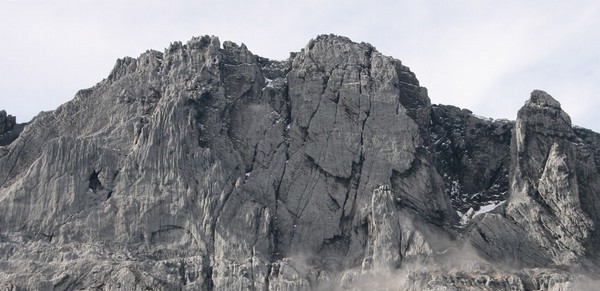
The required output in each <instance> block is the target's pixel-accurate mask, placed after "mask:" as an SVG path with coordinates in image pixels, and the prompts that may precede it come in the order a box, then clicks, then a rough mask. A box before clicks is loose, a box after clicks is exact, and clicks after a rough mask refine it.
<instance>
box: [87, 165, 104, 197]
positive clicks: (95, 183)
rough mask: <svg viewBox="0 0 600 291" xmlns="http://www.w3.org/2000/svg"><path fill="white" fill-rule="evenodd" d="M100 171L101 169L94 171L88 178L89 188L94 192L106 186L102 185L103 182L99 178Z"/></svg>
mask: <svg viewBox="0 0 600 291" xmlns="http://www.w3.org/2000/svg"><path fill="white" fill-rule="evenodd" d="M100 172H101V171H98V172H96V170H94V171H92V174H91V175H90V178H89V179H88V182H89V183H88V185H89V188H90V190H92V191H93V192H94V193H96V192H98V191H102V190H104V186H103V185H102V182H100V179H99V178H98V175H99V174H100Z"/></svg>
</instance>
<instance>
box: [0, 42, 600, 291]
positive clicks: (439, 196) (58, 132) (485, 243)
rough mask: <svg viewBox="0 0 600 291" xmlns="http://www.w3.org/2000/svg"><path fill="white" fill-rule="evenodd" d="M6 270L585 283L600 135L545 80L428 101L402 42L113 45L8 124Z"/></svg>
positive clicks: (23, 273)
mask: <svg viewBox="0 0 600 291" xmlns="http://www.w3.org/2000/svg"><path fill="white" fill-rule="evenodd" d="M16 126H17V125H16V122H15V120H14V118H12V117H11V116H9V115H7V114H6V112H4V111H0V141H1V142H3V143H4V144H3V145H2V147H1V148H0V169H1V170H0V258H2V259H1V260H0V290H21V289H25V290H30V289H37V290H77V289H88V290H147V289H152V290H369V289H373V290H427V289H429V290H462V289H467V290H501V289H506V290H547V289H552V290H580V289H582V288H587V287H589V286H594V285H593V282H594V281H593V280H595V279H597V278H595V277H594V276H593V274H594V273H595V272H596V271H597V270H598V262H599V260H598V255H599V252H600V247H598V245H600V244H599V243H598V242H600V232H599V231H598V230H597V228H596V227H595V226H596V225H599V223H600V211H599V210H600V198H599V197H598V195H597V193H598V190H600V179H599V173H598V170H599V169H600V167H599V165H600V155H599V154H600V135H598V134H597V133H594V132H592V131H590V130H586V129H582V128H578V127H573V126H572V125H571V122H570V118H569V116H568V115H567V114H566V113H565V112H564V111H562V109H561V108H560V104H559V103H558V101H556V100H554V99H553V98H552V97H551V96H550V95H548V94H547V93H545V92H543V91H534V92H533V93H532V95H531V98H530V99H529V101H527V103H526V104H525V106H524V107H523V108H522V109H521V110H520V111H519V113H518V116H517V119H516V121H506V120H491V119H485V118H481V117H478V116H475V115H473V114H472V113H471V112H470V111H468V110H462V109H459V108H456V107H452V106H446V105H432V104H431V102H430V100H429V97H428V96H427V90H426V89H425V88H424V87H421V86H420V84H419V82H418V80H417V78H416V76H415V74H414V73H412V72H411V71H410V69H409V68H408V67H406V66H404V65H403V64H402V62H400V61H399V60H396V59H393V58H391V57H388V56H384V55H382V54H381V53H379V52H378V51H377V50H376V49H375V48H374V47H373V46H371V45H369V44H366V43H355V42H352V41H351V40H349V39H348V38H345V37H340V36H335V35H321V36H318V37H317V38H315V39H313V40H311V41H310V42H309V43H308V45H307V46H306V47H305V48H304V49H302V50H301V51H300V52H297V53H292V54H291V55H290V58H289V59H287V60H283V61H273V60H269V59H266V58H263V57H259V56H256V55H254V54H253V53H252V52H250V50H248V48H247V47H246V46H245V45H243V44H241V45H238V44H235V43H233V42H229V41H226V42H223V43H222V44H221V42H220V41H219V39H218V38H216V37H210V36H204V37H197V38H193V39H192V40H190V41H188V42H187V43H185V44H184V43H181V42H175V43H172V44H171V45H170V46H169V47H168V48H167V49H165V51H164V52H158V51H147V52H145V53H143V54H142V55H140V56H139V57H138V58H130V57H126V58H123V59H119V60H118V61H117V63H116V65H115V67H114V69H113V70H112V71H111V72H110V74H109V75H108V77H107V78H106V79H104V80H102V81H100V82H99V83H98V84H97V85H96V86H94V87H92V88H89V89H85V90H81V91H79V92H78V93H77V94H76V95H75V97H74V99H73V100H72V101H69V102H67V103H65V104H64V105H62V106H60V107H59V108H57V109H56V110H54V111H51V112H43V113H41V114H40V115H38V116H37V117H36V118H34V120H32V121H31V122H30V123H28V124H27V125H22V126H21V130H18V134H16V135H13V137H14V138H12V140H10V141H9V139H5V138H4V136H5V135H6V134H7V133H8V132H11V131H13V130H14V128H15V127H16Z"/></svg>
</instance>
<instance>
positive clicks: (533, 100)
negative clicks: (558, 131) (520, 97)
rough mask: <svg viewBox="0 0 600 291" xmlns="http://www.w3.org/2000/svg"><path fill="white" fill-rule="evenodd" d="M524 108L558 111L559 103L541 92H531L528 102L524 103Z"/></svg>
mask: <svg viewBox="0 0 600 291" xmlns="http://www.w3.org/2000/svg"><path fill="white" fill-rule="evenodd" d="M525 106H541V107H546V108H553V109H556V110H560V103H559V102H558V101H556V99H554V98H553V97H552V96H550V94H548V93H546V92H545V91H542V90H533V92H531V96H530V97H529V100H527V101H526V102H525Z"/></svg>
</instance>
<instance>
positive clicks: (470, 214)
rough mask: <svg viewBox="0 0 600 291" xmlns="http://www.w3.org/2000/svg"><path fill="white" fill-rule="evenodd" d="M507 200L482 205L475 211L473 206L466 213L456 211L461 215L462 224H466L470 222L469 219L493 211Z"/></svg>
mask: <svg viewBox="0 0 600 291" xmlns="http://www.w3.org/2000/svg"><path fill="white" fill-rule="evenodd" d="M505 202H506V200H503V201H495V202H492V203H490V204H487V205H483V206H480V207H479V210H477V211H475V210H474V209H473V207H471V208H469V210H467V211H466V212H465V213H462V212H460V211H456V213H457V214H458V216H459V217H460V225H461V226H466V225H467V224H468V223H469V221H471V219H473V218H475V217H477V216H478V215H481V214H485V213H488V212H491V211H493V210H494V209H496V208H498V206H500V205H502V204H504V203H505Z"/></svg>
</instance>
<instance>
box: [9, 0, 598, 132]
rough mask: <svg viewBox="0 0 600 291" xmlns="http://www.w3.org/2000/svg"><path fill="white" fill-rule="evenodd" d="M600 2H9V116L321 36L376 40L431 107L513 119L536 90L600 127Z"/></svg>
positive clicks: (283, 50) (284, 53) (276, 51)
mask: <svg viewBox="0 0 600 291" xmlns="http://www.w3.org/2000/svg"><path fill="white" fill-rule="evenodd" d="M598 15H600V1H597V0H571V1H557V0H554V1H553V0H544V1H541V0H540V1H538V0H531V1H521V0H519V1H517V0H507V1H486V0H455V1H442V0H439V1H426V0H405V1H376V0H372V1H352V0H345V1H337V0H335V1H327V0H309V1H302V0H297V1H281V0H280V1H269V0H261V1H233V0H218V1H216V0H215V1H201V0H197V1H191V0H188V1H186V0H171V1H157V0H146V1H126V0H118V1H117V0H102V1H100V0H94V1H92V0H55V1H47V0H44V1H29V0H2V9H1V10H0V40H1V46H0V63H1V65H0V109H6V110H7V111H8V113H9V114H12V115H16V116H17V119H18V120H19V121H27V120H29V119H31V118H32V117H33V116H35V115H36V114H37V113H39V112H40V111H47V110H52V109H55V108H56V107H57V106H59V105H60V104H62V103H64V102H66V101H68V100H70V99H71V98H73V96H74V94H75V92H77V90H79V89H83V88H88V87H91V86H93V85H94V84H96V83H97V82H99V81H101V80H102V79H103V78H105V77H106V76H107V75H108V73H109V72H110V70H111V69H112V67H113V65H114V64H115V61H116V59H117V58H120V57H124V56H132V57H137V56H139V55H140V54H141V53H142V52H144V51H146V50H147V49H156V50H159V51H162V50H163V49H164V48H165V47H167V46H168V45H169V44H170V43H171V42H173V41H183V42H185V41H187V40H189V39H190V38H192V37H193V36H200V35H216V36H218V37H219V38H220V39H221V41H225V40H232V41H234V42H237V43H242V42H243V43H245V44H246V45H247V46H248V48H249V49H250V50H252V51H253V52H254V53H255V54H258V55H261V56H264V57H268V58H271V59H285V58H287V57H288V56H289V52H292V51H299V50H300V49H301V48H303V47H304V46H305V45H306V43H308V41H309V40H310V39H311V38H314V37H315V36H317V35H319V34H329V33H334V34H339V35H344V36H348V37H350V38H351V39H352V40H354V41H357V42H361V41H364V42H369V43H371V44H372V45H374V46H375V47H376V48H377V49H378V50H379V51H380V52H382V53H384V54H385V55H390V56H393V57H395V58H397V59H400V60H402V62H403V63H404V64H405V65H407V66H409V67H410V68H411V69H412V71H413V72H415V73H416V74H417V78H418V79H419V80H420V82H421V85H422V86H425V87H427V88H428V89H429V97H430V98H431V100H432V102H433V103H442V104H452V105H456V106H459V107H462V108H468V109H470V110H472V111H473V112H474V113H475V114H478V115H482V116H487V117H493V118H508V119H514V118H515V117H516V113H517V110H518V109H519V108H520V107H521V106H522V105H523V103H524V101H525V100H526V99H527V98H528V97H529V93H530V92H531V91H532V90H533V89H542V90H545V91H547V92H548V93H550V94H551V95H552V96H554V97H555V98H556V99H557V100H559V101H560V102H561V104H562V105H563V109H565V111H567V113H569V114H570V115H571V118H572V120H573V123H574V124H576V125H580V126H584V127H588V128H592V129H594V130H596V131H600V123H599V121H600V118H599V117H598V113H597V112H598V110H599V109H600V98H599V97H600V96H599V95H598V94H599V93H600V17H599V16H598Z"/></svg>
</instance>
